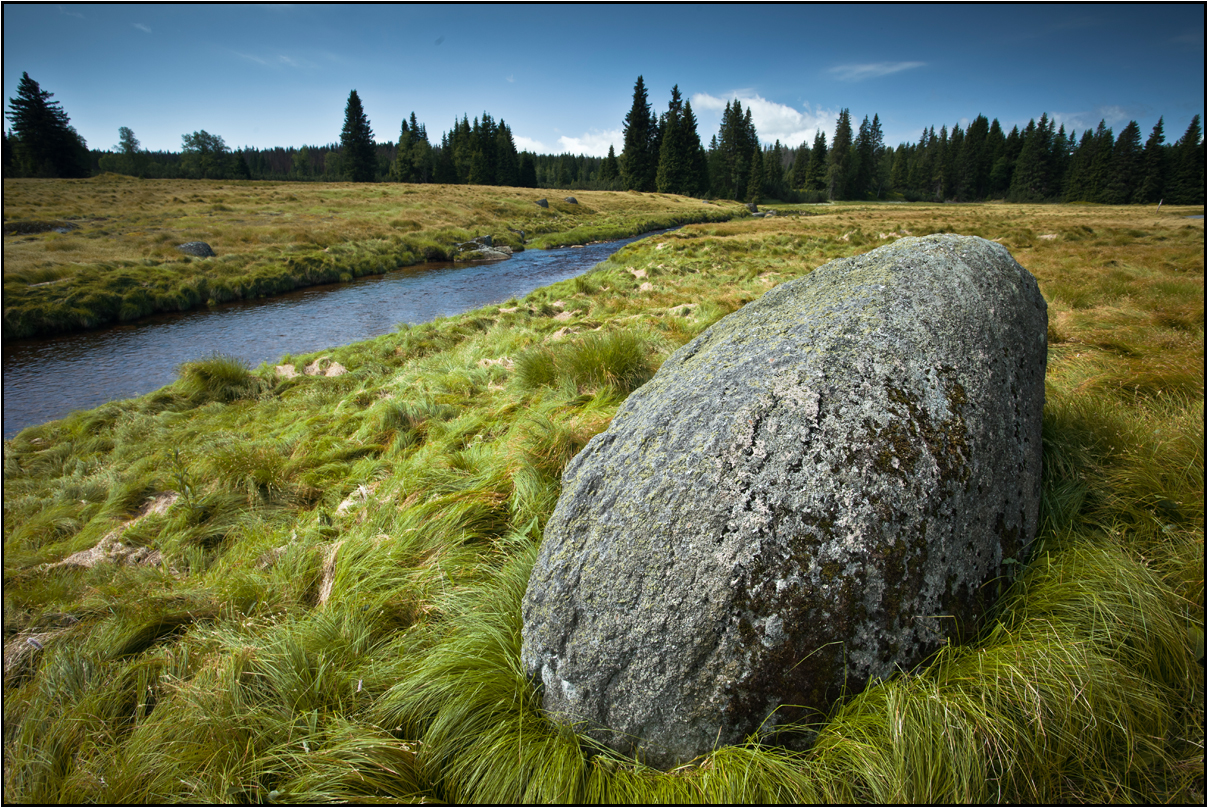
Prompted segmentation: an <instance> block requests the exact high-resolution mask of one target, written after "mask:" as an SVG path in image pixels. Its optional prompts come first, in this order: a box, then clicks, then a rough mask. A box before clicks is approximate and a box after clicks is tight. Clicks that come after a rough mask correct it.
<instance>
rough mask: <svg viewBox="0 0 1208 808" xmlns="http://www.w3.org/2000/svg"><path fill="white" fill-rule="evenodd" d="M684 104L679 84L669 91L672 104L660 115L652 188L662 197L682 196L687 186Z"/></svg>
mask: <svg viewBox="0 0 1208 808" xmlns="http://www.w3.org/2000/svg"><path fill="white" fill-rule="evenodd" d="M683 114H684V102H683V98H682V97H681V96H680V91H679V85H676V86H674V87H672V88H671V102H670V103H669V104H668V106H667V112H666V114H665V115H664V116H663V136H662V139H661V142H660V144H659V162H658V168H657V170H656V171H655V188H656V189H658V192H659V193H662V194H682V193H685V187H686V186H687V184H688V161H689V156H688V138H687V134H686V133H685V132H682V128H683Z"/></svg>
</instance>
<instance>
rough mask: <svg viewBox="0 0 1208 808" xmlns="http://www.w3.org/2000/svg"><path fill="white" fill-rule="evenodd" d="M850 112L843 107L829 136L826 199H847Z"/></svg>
mask: <svg viewBox="0 0 1208 808" xmlns="http://www.w3.org/2000/svg"><path fill="white" fill-rule="evenodd" d="M851 151H852V137H851V113H849V112H848V111H847V108H846V107H844V108H843V110H842V111H840V113H839V120H838V121H837V122H836V124H835V136H834V137H833V138H831V147H830V154H829V155H828V158H829V159H828V164H827V168H826V196H827V199H831V200H835V199H848V198H849V197H848V195H847V193H848V191H847V189H848V184H849V183H850V182H851V176H850V175H851V162H852V155H851Z"/></svg>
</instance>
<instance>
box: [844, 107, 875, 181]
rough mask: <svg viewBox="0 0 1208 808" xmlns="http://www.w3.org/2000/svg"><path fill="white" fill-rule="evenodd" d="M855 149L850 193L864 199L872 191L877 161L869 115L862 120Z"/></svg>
mask: <svg viewBox="0 0 1208 808" xmlns="http://www.w3.org/2000/svg"><path fill="white" fill-rule="evenodd" d="M853 151H854V154H853V159H852V166H851V178H850V180H849V183H848V194H849V195H850V196H851V198H853V199H863V198H865V197H867V196H868V195H870V194H871V193H872V176H873V169H874V168H875V163H876V157H875V154H874V152H873V142H872V121H870V120H868V116H867V115H865V116H864V120H863V121H861V122H860V130H859V133H858V134H857V135H856V141H855V148H854V150H853Z"/></svg>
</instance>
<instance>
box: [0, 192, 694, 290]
mask: <svg viewBox="0 0 1208 808" xmlns="http://www.w3.org/2000/svg"><path fill="white" fill-rule="evenodd" d="M567 193H568V192H566V191H558V190H547V189H540V188H502V187H492V186H476V185H411V184H397V183H376V184H371V185H366V184H353V183H299V182H291V183H286V182H235V181H209V180H140V179H136V178H133V177H126V176H119V175H116V174H104V175H101V176H99V177H93V178H91V179H87V180H40V179H5V180H4V222H5V224H9V223H12V222H18V221H28V220H63V221H67V222H70V223H72V224H74V225H77V226H78V228H79V229H78V230H75V231H73V232H71V233H69V234H59V233H53V232H51V233H43V234H33V235H14V236H6V237H5V240H4V274H5V276H6V277H7V276H9V275H10V274H11V273H19V272H23V271H27V270H30V269H34V268H40V269H46V268H54V267H60V266H67V265H72V264H87V263H99V262H107V261H139V262H142V261H144V260H146V259H160V260H172V259H175V258H178V257H179V256H180V253H179V252H177V250H176V249H175V246H176V245H177V244H181V243H183V242H187V241H205V242H207V243H208V244H210V246H211V247H213V248H214V250H215V252H216V253H218V255H220V256H224V255H243V254H248V253H253V254H255V253H267V254H275V253H277V252H279V251H280V250H281V249H283V248H287V247H291V246H295V245H314V246H318V247H327V246H330V245H332V244H338V243H348V242H365V241H373V240H381V239H389V238H390V237H391V236H394V235H405V234H410V233H417V232H431V231H440V230H445V229H459V230H469V231H473V232H475V233H481V234H483V235H486V234H493V235H495V236H496V237H497V238H501V237H506V236H507V230H506V228H507V227H512V228H515V229H517V230H525V231H526V232H527V233H528V234H529V236H532V235H535V234H541V233H554V232H562V231H569V230H571V229H573V228H575V227H579V226H582V225H592V226H600V225H606V224H611V223H614V222H617V221H619V220H620V219H622V218H634V217H642V216H664V215H677V214H689V213H695V212H699V211H701V210H702V208H705V209H710V208H711V209H716V208H715V207H714V206H712V205H709V204H708V203H704V202H701V201H700V200H696V199H690V198H687V197H681V196H673V195H666V194H638V193H616V192H610V191H574V192H573V193H574V197H575V199H577V200H578V204H576V205H572V204H569V203H566V202H564V201H563V199H564V197H565V196H566V195H567ZM541 198H547V199H548V200H549V207H548V208H541V207H539V206H537V205H536V204H534V203H535V201H536V200H538V199H541Z"/></svg>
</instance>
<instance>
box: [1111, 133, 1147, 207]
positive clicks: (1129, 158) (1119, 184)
mask: <svg viewBox="0 0 1208 808" xmlns="http://www.w3.org/2000/svg"><path fill="white" fill-rule="evenodd" d="M1142 157H1143V152H1142V151H1141V127H1140V126H1138V125H1137V122H1136V121H1129V122H1128V125H1127V126H1125V127H1124V128H1123V129H1121V130H1120V136H1119V137H1118V138H1117V139H1116V145H1115V147H1114V148H1113V149H1112V168H1111V178H1110V180H1109V181H1108V186H1107V189H1106V191H1105V193H1104V197H1103V201H1104V202H1106V203H1107V204H1109V205H1126V204H1128V203H1129V202H1131V201H1132V200H1133V194H1135V193H1136V192H1137V190H1138V188H1139V187H1140V184H1141V172H1142V170H1143V165H1142V162H1141V160H1142Z"/></svg>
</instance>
